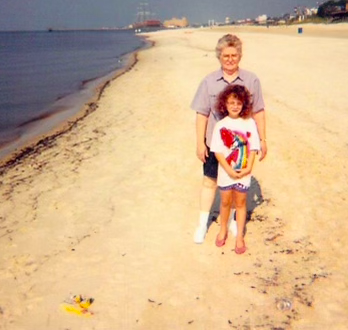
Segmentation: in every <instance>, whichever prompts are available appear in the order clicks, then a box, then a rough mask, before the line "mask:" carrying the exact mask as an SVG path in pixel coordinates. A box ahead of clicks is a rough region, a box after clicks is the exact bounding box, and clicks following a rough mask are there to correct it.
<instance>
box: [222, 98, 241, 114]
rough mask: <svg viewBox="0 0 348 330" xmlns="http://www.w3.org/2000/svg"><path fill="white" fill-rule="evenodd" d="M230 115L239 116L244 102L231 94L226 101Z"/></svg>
mask: <svg viewBox="0 0 348 330" xmlns="http://www.w3.org/2000/svg"><path fill="white" fill-rule="evenodd" d="M226 108H227V111H228V115H229V117H231V118H238V117H239V114H240V113H241V111H242V109H243V102H242V101H240V100H238V99H237V98H236V97H235V96H234V95H230V96H229V97H228V99H227V102H226Z"/></svg>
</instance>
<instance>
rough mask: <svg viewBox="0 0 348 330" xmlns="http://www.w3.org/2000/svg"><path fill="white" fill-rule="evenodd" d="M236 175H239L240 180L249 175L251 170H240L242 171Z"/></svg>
mask: <svg viewBox="0 0 348 330" xmlns="http://www.w3.org/2000/svg"><path fill="white" fill-rule="evenodd" d="M238 173H240V174H241V178H242V177H243V176H246V175H249V174H250V173H251V169H248V168H242V169H240V170H238Z"/></svg>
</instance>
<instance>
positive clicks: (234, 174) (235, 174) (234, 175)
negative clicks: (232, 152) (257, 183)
mask: <svg viewBox="0 0 348 330" xmlns="http://www.w3.org/2000/svg"><path fill="white" fill-rule="evenodd" d="M228 175H229V176H230V177H231V178H232V179H235V180H236V179H240V178H242V174H241V172H239V170H238V171H235V170H233V169H232V168H231V170H230V171H229V173H228Z"/></svg>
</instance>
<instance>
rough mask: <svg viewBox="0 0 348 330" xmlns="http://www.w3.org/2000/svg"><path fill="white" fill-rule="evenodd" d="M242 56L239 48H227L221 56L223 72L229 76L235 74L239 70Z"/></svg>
mask: <svg viewBox="0 0 348 330" xmlns="http://www.w3.org/2000/svg"><path fill="white" fill-rule="evenodd" d="M241 58H242V56H241V54H239V52H238V50H237V48H235V47H226V48H224V49H223V50H222V52H221V54H220V63H221V67H222V70H223V71H224V72H226V73H227V74H228V75H232V74H234V73H235V72H236V71H237V70H238V66H239V62H240V60H241Z"/></svg>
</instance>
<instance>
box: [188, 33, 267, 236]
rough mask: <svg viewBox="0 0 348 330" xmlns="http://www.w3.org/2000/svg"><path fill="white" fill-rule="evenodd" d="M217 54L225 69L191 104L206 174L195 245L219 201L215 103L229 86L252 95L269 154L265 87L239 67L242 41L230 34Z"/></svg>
mask: <svg viewBox="0 0 348 330" xmlns="http://www.w3.org/2000/svg"><path fill="white" fill-rule="evenodd" d="M215 51H216V57H217V58H218V60H219V61H220V65H221V68H220V69H219V70H217V71H214V72H212V73H210V74H209V75H208V76H206V77H205V78H204V79H203V81H202V82H201V83H200V85H199V87H198V90H197V92H196V95H195V97H194V99H193V101H192V104H191V108H192V109H193V110H194V111H196V139H197V157H198V158H199V159H200V160H201V161H202V162H203V173H204V177H203V184H202V190H201V196H200V215H199V224H198V228H197V229H196V231H195V234H194V242H195V243H203V241H204V238H205V235H206V232H207V225H208V218H209V214H210V210H211V207H212V205H213V202H214V199H215V193H216V188H217V185H216V179H217V169H218V161H217V159H216V158H215V155H214V153H213V152H210V143H211V138H212V133H213V129H214V126H215V124H216V122H217V121H218V120H219V119H220V118H219V115H218V113H217V112H216V110H215V101H216V98H217V96H218V95H219V93H220V92H221V91H222V90H223V89H224V88H225V87H226V86H227V85H229V84H238V85H242V86H245V87H246V88H247V89H248V90H249V92H250V93H251V97H252V112H253V115H252V116H253V118H254V120H255V122H256V125H257V129H258V133H259V136H260V146H261V151H260V158H259V159H260V161H261V160H262V159H264V158H265V156H266V154H267V145H266V122H265V111H264V108H265V105H264V101H263V96H262V90H261V85H260V81H259V79H258V78H257V76H256V75H255V74H254V73H252V72H249V71H246V70H244V69H241V68H239V63H240V60H241V58H242V42H241V40H240V39H239V38H238V37H237V36H235V35H232V34H226V35H224V36H223V37H222V38H220V39H219V41H218V43H217V45H216V48H215ZM231 225H232V226H235V222H234V221H231ZM230 228H231V227H230ZM234 234H235V235H236V233H234Z"/></svg>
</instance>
